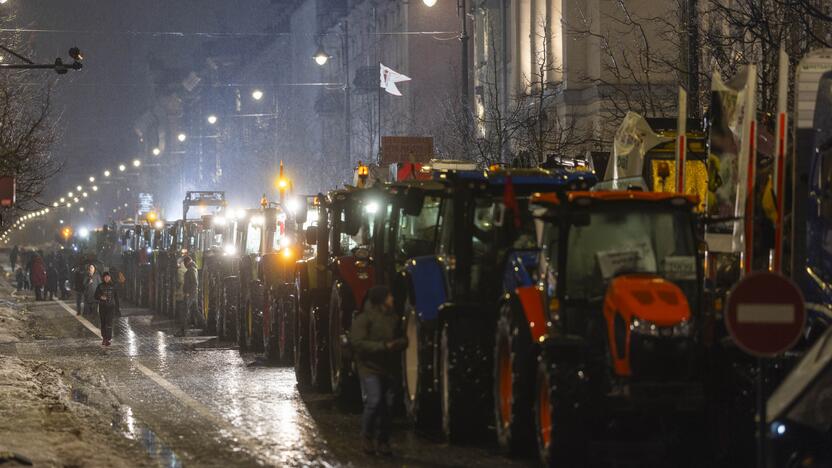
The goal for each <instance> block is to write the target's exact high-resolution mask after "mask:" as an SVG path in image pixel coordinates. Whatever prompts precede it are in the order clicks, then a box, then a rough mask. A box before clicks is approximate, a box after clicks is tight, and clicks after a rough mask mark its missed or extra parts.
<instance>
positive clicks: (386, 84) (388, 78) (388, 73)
mask: <svg viewBox="0 0 832 468" xmlns="http://www.w3.org/2000/svg"><path fill="white" fill-rule="evenodd" d="M378 65H379V67H378V68H379V70H380V71H381V87H382V88H384V90H385V91H387V92H388V93H390V94H392V95H393V96H401V95H402V93H400V92H399V88H397V87H396V83H399V82H401V81H410V77H409V76H405V75H402V74H401V73H399V72H397V71H395V70H393V69H392V68H390V67H386V66H384V64H383V63H379V64H378Z"/></svg>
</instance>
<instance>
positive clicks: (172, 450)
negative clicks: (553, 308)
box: [0, 301, 534, 467]
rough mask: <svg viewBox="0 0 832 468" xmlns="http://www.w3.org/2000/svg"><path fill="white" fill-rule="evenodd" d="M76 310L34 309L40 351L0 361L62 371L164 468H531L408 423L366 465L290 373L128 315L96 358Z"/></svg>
mask: <svg viewBox="0 0 832 468" xmlns="http://www.w3.org/2000/svg"><path fill="white" fill-rule="evenodd" d="M72 302H73V303H72V304H71V305H70V304H69V303H68V302H67V303H65V304H64V305H62V304H60V303H58V302H41V303H33V304H32V305H31V307H30V311H31V315H32V317H33V319H34V323H33V330H32V331H33V333H34V335H35V338H36V339H35V340H34V341H29V342H21V343H18V344H16V345H12V346H13V349H11V348H7V349H0V352H3V353H14V354H17V355H19V356H20V357H23V358H36V359H43V360H46V361H49V362H50V363H52V364H53V365H56V366H58V367H61V368H63V369H64V370H65V371H66V372H67V374H68V375H69V376H70V377H71V383H72V385H73V387H74V391H73V395H74V397H75V398H76V399H77V400H78V401H82V402H85V403H88V404H90V405H93V406H97V407H99V409H101V410H103V411H105V412H112V413H113V430H115V431H118V432H120V433H122V434H123V435H124V436H125V437H129V438H133V439H135V440H138V441H139V442H141V443H142V444H143V446H144V447H145V448H146V449H147V451H148V453H149V454H150V455H151V456H152V457H154V458H156V459H157V460H158V461H159V462H160V463H161V464H162V465H164V466H438V467H451V466H482V467H491V466H494V467H510V466H534V463H532V462H531V461H530V460H525V461H513V460H509V459H507V458H504V457H502V456H500V455H498V454H496V453H494V452H493V449H490V448H488V446H487V445H488V444H485V443H484V444H483V446H482V447H476V446H473V447H471V446H469V447H458V446H448V445H443V444H440V443H437V442H433V441H430V440H427V439H424V438H422V437H420V436H417V435H414V434H413V433H412V432H410V431H409V430H407V425H406V423H405V422H404V421H398V422H397V423H396V434H395V436H394V439H393V443H394V448H395V449H397V456H396V458H394V459H378V458H371V457H368V456H366V455H364V454H363V452H361V450H360V446H361V444H360V437H359V415H357V414H350V413H345V412H343V411H341V410H339V409H337V408H335V405H334V402H333V401H332V400H331V399H330V398H329V397H328V396H327V395H315V394H313V395H305V396H304V397H303V398H302V397H301V395H300V394H299V393H298V391H297V388H296V386H295V377H294V373H293V371H292V369H291V368H279V367H268V366H263V365H260V364H259V361H258V360H257V359H256V355H253V354H242V355H241V353H240V352H239V351H238V350H237V349H235V348H233V347H231V345H230V344H227V343H217V342H216V340H215V339H214V338H211V337H199V336H188V337H181V338H180V337H174V336H173V324H172V323H171V322H170V321H167V320H160V319H158V318H156V317H154V316H153V315H152V314H151V313H150V312H149V311H147V310H145V309H139V308H131V307H124V308H123V311H122V314H123V316H122V317H120V318H117V319H116V321H115V327H114V338H113V345H112V346H111V347H110V348H109V349H103V348H102V347H101V346H100V339H99V338H98V337H96V336H95V335H94V331H95V330H96V327H97V326H98V319H97V317H94V318H89V319H90V320H89V321H88V322H87V325H86V326H85V325H84V324H83V323H82V322H81V321H79V320H77V319H76V318H75V317H74V316H73V315H72V314H71V313H70V311H69V310H68V309H72V308H74V301H72ZM102 375H103V379H101V377H100V376H102ZM99 395H109V396H110V398H111V399H112V398H114V399H115V400H117V401H116V402H113V401H110V400H108V399H107V398H104V397H100V396H99Z"/></svg>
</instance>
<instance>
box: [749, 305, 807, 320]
mask: <svg viewBox="0 0 832 468" xmlns="http://www.w3.org/2000/svg"><path fill="white" fill-rule="evenodd" d="M794 313H795V310H794V305H792V304H738V305H737V323H760V324H763V323H768V324H778V323H779V324H789V323H794Z"/></svg>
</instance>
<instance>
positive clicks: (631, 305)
mask: <svg viewBox="0 0 832 468" xmlns="http://www.w3.org/2000/svg"><path fill="white" fill-rule="evenodd" d="M604 318H605V319H606V324H607V332H608V337H609V343H610V353H611V357H612V359H613V364H614V368H615V373H616V374H617V375H620V376H630V375H632V361H633V356H632V352H633V349H634V345H635V344H636V342H637V341H639V342H641V341H643V340H658V341H665V340H675V339H680V338H688V337H689V336H690V334H691V327H690V319H691V312H690V307H689V305H688V301H687V298H686V297H685V294H684V293H683V292H682V290H681V289H679V287H678V286H676V285H675V284H673V283H671V282H670V281H667V280H665V279H663V278H661V277H659V276H655V275H650V274H631V275H622V276H618V277H616V278H615V279H613V280H612V281H611V282H610V285H609V288H608V289H607V293H606V296H605V297H604ZM639 346H640V345H639Z"/></svg>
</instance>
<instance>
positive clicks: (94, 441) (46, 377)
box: [0, 356, 152, 467]
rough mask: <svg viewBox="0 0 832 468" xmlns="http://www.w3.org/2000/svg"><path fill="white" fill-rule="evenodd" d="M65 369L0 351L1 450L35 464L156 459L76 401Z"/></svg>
mask: <svg viewBox="0 0 832 468" xmlns="http://www.w3.org/2000/svg"><path fill="white" fill-rule="evenodd" d="M62 374H63V371H61V370H59V369H56V368H54V367H52V366H50V365H48V364H46V363H45V362H42V361H31V360H21V359H19V358H16V357H11V356H0V451H4V450H9V451H12V452H15V453H18V454H21V455H23V456H25V457H27V458H29V459H31V460H32V461H33V462H34V465H35V466H55V467H58V466H61V467H63V466H77V467H98V466H102V467H103V466H107V467H110V466H112V467H120V466H125V467H126V466H150V465H152V462H150V460H149V459H148V458H147V457H145V456H143V455H142V454H141V453H140V451H139V449H138V448H137V447H136V446H135V445H134V444H133V443H132V442H130V441H128V440H126V439H124V438H122V437H120V436H119V435H118V434H116V433H115V432H114V431H113V430H112V429H111V427H110V424H111V422H110V421H108V420H107V419H106V418H105V417H103V415H101V414H100V413H99V412H98V411H96V410H95V409H93V408H90V407H88V406H85V405H83V404H81V403H76V402H74V401H72V398H71V390H70V387H69V386H68V385H67V384H66V382H65V381H64V379H63V377H62ZM4 466H6V465H4ZM12 466H14V465H12Z"/></svg>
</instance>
